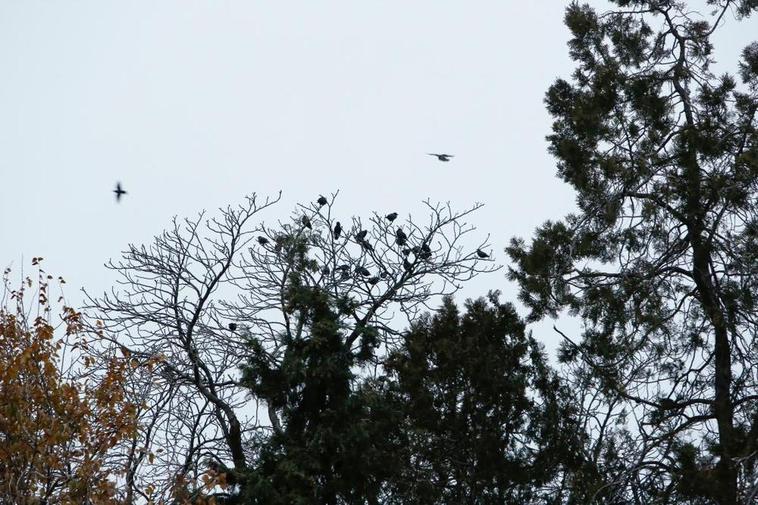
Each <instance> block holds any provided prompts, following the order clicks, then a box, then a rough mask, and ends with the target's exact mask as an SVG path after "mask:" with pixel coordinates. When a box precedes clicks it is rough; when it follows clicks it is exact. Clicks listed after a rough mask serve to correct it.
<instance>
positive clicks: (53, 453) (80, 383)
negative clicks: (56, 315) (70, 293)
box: [0, 258, 136, 504]
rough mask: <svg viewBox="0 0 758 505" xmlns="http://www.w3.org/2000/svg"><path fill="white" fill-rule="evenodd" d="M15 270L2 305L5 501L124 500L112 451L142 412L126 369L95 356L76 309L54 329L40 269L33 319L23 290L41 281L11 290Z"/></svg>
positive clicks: (66, 311) (0, 455)
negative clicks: (129, 393)
mask: <svg viewBox="0 0 758 505" xmlns="http://www.w3.org/2000/svg"><path fill="white" fill-rule="evenodd" d="M40 259H41V258H35V259H34V260H33V264H34V265H37V264H38V263H39V260H40ZM8 273H9V270H6V272H5V276H4V281H5V292H4V296H3V300H2V302H3V303H2V306H1V307H0V503H16V504H37V503H62V504H80V503H91V504H116V503H121V502H120V501H119V499H118V498H117V493H116V487H115V479H116V478H117V477H118V468H117V466H116V463H115V459H114V458H113V454H112V450H113V448H114V447H116V445H117V444H119V443H120V442H122V441H124V440H126V439H128V438H129V437H130V436H131V435H132V434H133V433H134V430H135V429H136V406H135V405H133V404H130V403H129V402H128V401H127V400H126V398H125V395H124V389H123V383H124V377H125V375H126V373H127V367H128V366H129V365H128V363H127V362H126V360H125V359H116V358H108V360H107V361H108V362H107V363H103V362H102V360H103V359H104V358H100V357H98V356H97V355H95V354H94V353H92V352H90V348H89V346H88V344H87V340H86V334H85V332H84V331H83V325H82V315H81V314H80V313H79V312H77V311H75V310H74V309H72V308H70V307H65V306H64V307H63V309H62V310H61V314H60V323H56V325H55V326H54V325H53V324H52V322H51V320H52V309H51V305H50V302H49V300H48V289H49V287H48V281H49V280H50V279H52V277H51V276H46V275H45V274H44V271H43V270H41V269H39V280H38V282H37V286H36V290H37V291H36V294H37V297H36V300H35V303H34V304H33V306H34V308H35V309H36V310H35V311H34V312H35V313H36V314H35V315H30V313H27V312H26V307H25V305H24V292H25V291H27V290H29V289H31V288H32V287H34V283H33V282H32V281H31V279H29V278H27V279H25V283H24V285H23V286H22V288H20V289H18V290H10V289H9V283H8ZM59 282H60V283H62V282H63V280H62V279H60V278H59ZM59 301H60V300H59ZM9 304H11V305H12V307H10V308H9V307H8V305H9ZM56 333H57V334H62V335H60V336H59V337H56ZM95 365H100V366H95ZM94 370H103V372H102V373H94V372H93V371H94Z"/></svg>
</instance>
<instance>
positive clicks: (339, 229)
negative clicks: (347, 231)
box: [332, 221, 342, 240]
mask: <svg viewBox="0 0 758 505" xmlns="http://www.w3.org/2000/svg"><path fill="white" fill-rule="evenodd" d="M341 233H342V225H341V224H340V222H339V221H337V224H335V225H334V233H333V234H332V236H333V237H334V240H339V238H340V234H341Z"/></svg>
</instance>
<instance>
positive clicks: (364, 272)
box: [355, 266, 371, 277]
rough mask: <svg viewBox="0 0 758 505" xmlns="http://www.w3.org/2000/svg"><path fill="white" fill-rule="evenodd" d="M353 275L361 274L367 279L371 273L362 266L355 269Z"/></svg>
mask: <svg viewBox="0 0 758 505" xmlns="http://www.w3.org/2000/svg"><path fill="white" fill-rule="evenodd" d="M355 273H357V274H361V275H362V276H364V277H368V276H370V275H371V272H370V271H369V269H368V268H366V267H362V266H357V267H355Z"/></svg>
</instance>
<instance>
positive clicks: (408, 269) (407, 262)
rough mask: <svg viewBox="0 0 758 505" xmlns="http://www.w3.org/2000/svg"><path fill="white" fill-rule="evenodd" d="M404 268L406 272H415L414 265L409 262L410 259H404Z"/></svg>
mask: <svg viewBox="0 0 758 505" xmlns="http://www.w3.org/2000/svg"><path fill="white" fill-rule="evenodd" d="M403 268H405V271H406V272H410V271H411V270H413V265H412V264H411V262H410V261H408V258H403Z"/></svg>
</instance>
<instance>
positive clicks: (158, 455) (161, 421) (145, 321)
mask: <svg viewBox="0 0 758 505" xmlns="http://www.w3.org/2000/svg"><path fill="white" fill-rule="evenodd" d="M336 196H337V195H336V194H333V195H331V198H330V199H329V200H327V202H326V203H323V201H322V202H318V203H313V204H309V205H300V206H298V208H297V210H296V212H295V213H294V215H293V216H292V219H291V220H290V221H289V222H286V223H279V224H278V225H277V226H275V227H270V226H265V225H263V224H261V225H259V226H257V227H256V226H254V225H253V224H252V218H253V216H254V215H256V214H257V213H258V212H260V211H262V210H264V209H266V208H267V207H269V206H271V205H273V204H274V203H276V202H278V200H279V197H276V198H274V199H266V200H265V201H264V202H263V203H258V200H257V199H256V197H255V196H252V197H249V198H247V200H246V202H245V203H244V204H243V205H240V206H238V207H228V208H225V209H222V210H221V211H220V216H219V217H216V218H211V219H206V218H205V215H204V214H203V213H201V214H200V215H199V216H198V217H197V218H196V219H192V220H190V219H185V220H177V219H175V220H174V221H173V223H172V226H171V228H170V229H169V230H168V231H166V232H164V233H163V234H161V235H159V236H158V237H156V238H155V240H154V242H153V243H152V244H151V245H150V246H134V245H131V246H129V249H128V250H127V251H125V252H124V255H123V258H122V259H121V260H120V261H118V262H110V263H109V264H108V265H106V266H107V267H108V268H109V269H111V270H113V271H115V272H116V273H117V274H118V275H119V277H120V279H119V281H118V284H119V286H118V289H113V290H112V291H111V292H110V293H107V294H104V295H103V296H102V297H98V298H95V297H89V300H90V304H91V308H93V309H95V310H97V312H98V313H99V314H100V315H101V317H102V319H103V321H105V323H106V330H107V331H106V334H110V335H117V336H118V337H117V338H116V337H112V339H111V340H112V342H113V345H116V346H119V347H121V348H123V349H124V351H125V352H127V353H129V354H130V355H131V356H132V357H133V358H134V359H135V360H137V361H138V362H139V363H141V364H145V365H150V366H143V367H137V369H136V370H135V372H134V374H133V376H132V378H133V381H132V389H131V392H132V394H133V395H134V398H135V399H136V400H138V401H139V403H140V404H141V405H142V409H141V410H140V419H141V430H140V433H139V436H138V437H137V438H136V439H135V440H133V441H132V445H131V446H130V447H129V448H128V458H127V459H128V463H127V479H126V480H127V484H128V485H127V489H128V496H129V499H135V498H136V497H138V496H142V497H143V498H146V497H147V496H153V495H156V494H160V495H162V496H167V495H169V494H170V493H171V492H172V488H174V491H175V490H176V489H175V488H176V487H177V486H180V487H185V488H187V489H190V490H195V489H197V488H198V487H199V486H200V484H199V483H198V481H199V479H200V477H201V476H202V474H203V473H204V472H205V471H206V470H207V469H208V468H209V467H214V466H215V467H219V466H220V467H224V468H233V469H234V470H237V471H240V470H243V469H244V468H245V467H246V465H247V464H248V463H249V461H250V458H251V455H252V453H253V451H254V447H253V443H252V441H253V440H255V439H256V432H260V433H259V436H263V437H265V436H266V434H267V433H270V431H271V430H281V420H280V416H279V413H278V412H277V409H276V407H275V406H274V405H272V404H271V402H266V401H265V400H266V399H264V398H256V397H253V398H251V397H250V391H249V390H248V389H247V388H244V387H242V386H241V385H240V382H239V378H240V377H239V366H240V365H243V364H244V363H245V362H246V361H247V358H248V357H249V356H250V355H251V352H252V351H251V345H252V346H254V347H255V348H256V349H257V350H258V352H264V353H266V355H267V357H268V359H270V360H271V363H272V364H273V365H272V366H275V364H276V363H277V362H278V361H280V360H281V359H282V356H283V353H284V351H285V349H286V345H287V342H291V341H292V339H293V338H298V337H300V336H302V332H303V331H304V322H303V321H302V319H301V318H300V316H299V314H298V313H297V312H296V311H292V310H290V308H289V307H288V306H287V297H286V293H287V291H288V290H289V289H290V288H291V283H292V282H293V281H294V277H293V275H292V274H293V273H294V272H296V271H297V272H298V273H299V275H298V276H297V279H298V280H297V282H301V283H304V284H306V285H307V286H311V287H319V288H321V289H322V290H323V291H324V292H326V293H329V296H330V297H331V298H332V301H333V303H334V304H335V306H338V307H340V317H341V318H342V321H341V323H342V325H343V327H344V328H346V329H347V330H346V335H347V337H346V338H347V343H348V344H349V345H350V346H353V347H354V348H355V349H356V350H358V349H360V348H361V346H363V347H365V346H367V345H371V346H373V348H374V349H376V350H379V351H381V350H386V349H388V348H391V347H392V346H393V345H394V342H395V340H396V339H395V337H397V335H398V334H399V332H398V329H397V327H398V326H397V325H398V324H400V323H401V322H405V321H411V320H413V319H414V318H415V317H416V315H417V314H418V313H419V311H421V310H422V309H424V308H427V307H429V304H430V303H431V302H432V301H433V299H434V298H435V297H436V296H438V295H445V294H451V293H454V292H455V291H457V290H458V289H459V288H460V287H461V283H462V282H464V281H466V280H469V279H471V278H472V277H473V276H475V275H477V274H479V273H482V272H490V271H493V270H496V269H497V268H498V267H496V266H494V264H493V262H492V260H491V259H489V258H482V257H481V256H478V255H477V252H476V251H477V249H479V250H481V249H485V248H486V247H487V246H488V244H487V243H486V241H485V242H481V243H477V245H476V246H474V247H472V244H471V243H470V242H465V239H466V238H467V235H468V234H469V233H470V232H472V231H473V227H472V226H470V225H468V224H466V223H465V221H464V220H465V218H466V216H468V215H469V214H470V213H472V212H474V211H475V210H477V209H478V208H480V207H481V205H480V204H477V205H474V206H473V207H471V208H470V209H468V210H465V211H463V212H454V211H453V210H452V209H451V207H450V206H449V205H441V204H437V205H434V204H431V203H430V202H425V205H426V208H427V209H428V210H429V215H428V220H427V221H426V222H425V223H423V224H421V223H420V222H419V221H416V220H414V219H413V218H412V217H411V216H408V217H407V219H405V220H404V221H403V222H402V224H400V220H398V221H395V220H394V219H392V220H390V219H387V218H386V217H384V216H383V215H380V214H377V213H374V214H373V215H372V216H371V217H370V218H369V219H367V220H365V221H364V220H361V219H360V218H348V219H345V220H344V223H345V224H344V227H343V225H342V224H340V225H339V226H337V223H338V219H337V217H336V209H335V207H334V200H335V198H336ZM335 228H337V229H335ZM340 228H341V229H340ZM399 317H402V318H403V319H402V320H399V319H398V318H399ZM368 328H370V329H371V332H368V331H367V329H368ZM369 333H370V334H371V335H372V339H371V341H370V342H368V340H369V339H367V337H366V335H367V334H369ZM375 354H376V356H377V358H376V359H374V360H373V361H372V362H371V364H372V366H373V370H376V369H377V367H379V366H381V359H380V358H379V357H380V356H381V354H382V353H381V352H378V353H375ZM371 371H372V370H371V367H367V368H366V369H364V373H371ZM260 406H265V407H267V411H266V415H259V407H260ZM148 469H150V472H149V473H150V474H151V475H160V476H161V478H160V479H156V478H149V479H148V478H147V477H146V476H147V475H148Z"/></svg>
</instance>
